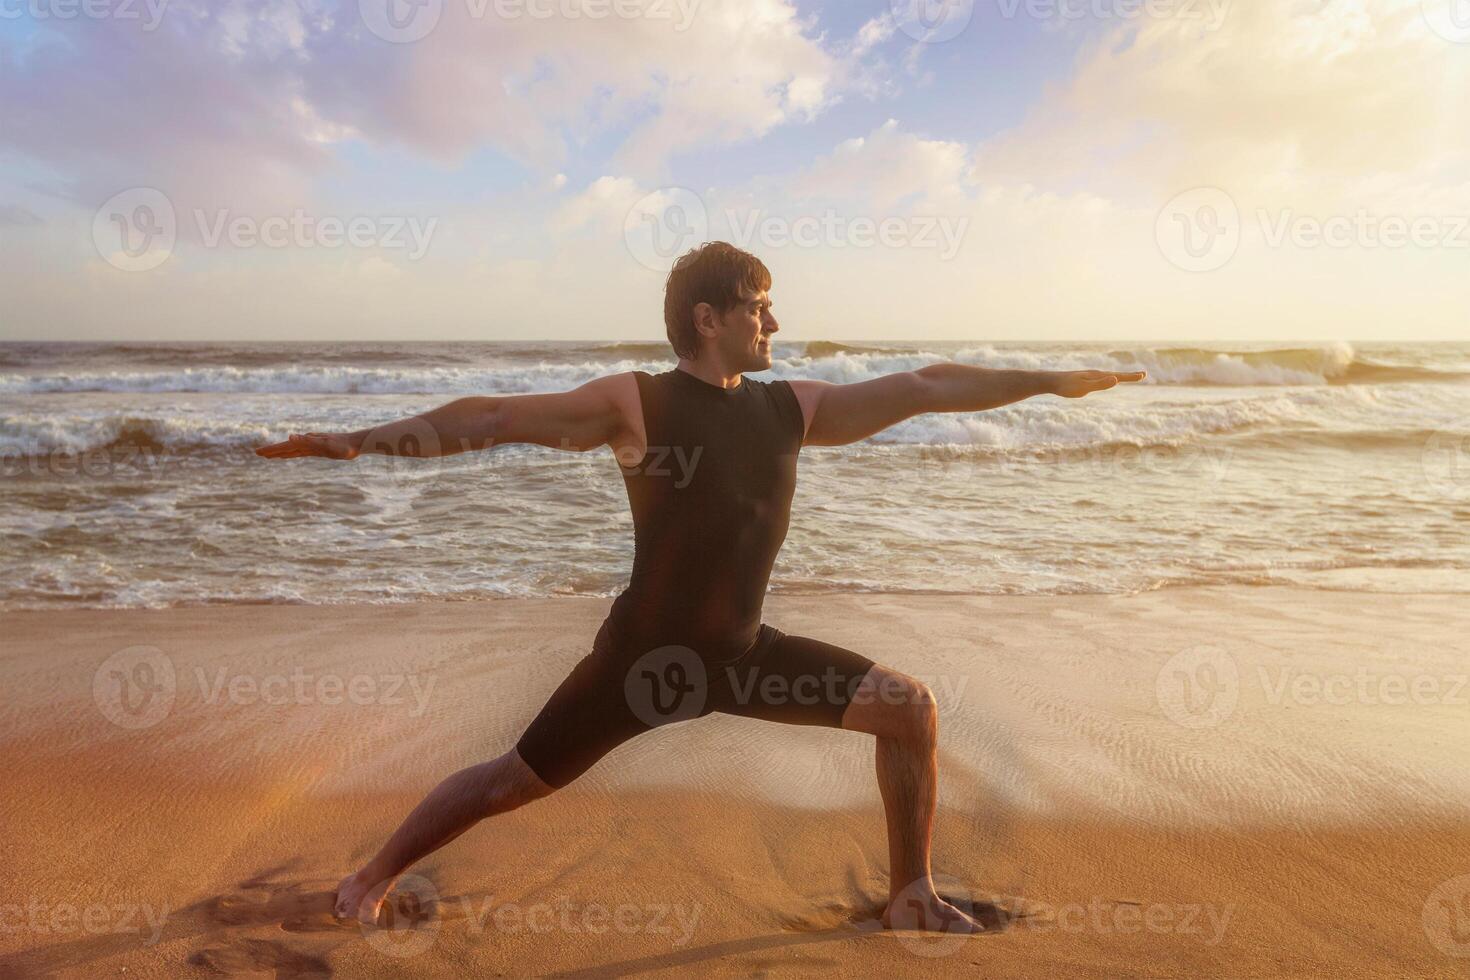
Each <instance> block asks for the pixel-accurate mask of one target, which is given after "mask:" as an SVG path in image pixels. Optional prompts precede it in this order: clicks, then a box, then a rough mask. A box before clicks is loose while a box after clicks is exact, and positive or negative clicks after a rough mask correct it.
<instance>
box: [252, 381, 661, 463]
mask: <svg viewBox="0 0 1470 980" xmlns="http://www.w3.org/2000/svg"><path fill="white" fill-rule="evenodd" d="M630 391H631V395H632V397H633V398H635V399H636V397H637V388H636V386H635V385H634V382H633V379H632V377H631V375H611V376H609V377H606V378H598V379H596V380H594V381H589V382H587V383H586V384H584V385H582V386H581V387H580V388H575V389H573V390H571V391H561V392H556V393H554V394H546V395H503V396H493V395H492V396H478V397H471V398H460V399H456V400H455V401H452V402H449V403H448V404H447V405H441V406H439V407H438V408H436V409H433V410H432V411H428V412H424V413H423V414H422V415H414V416H411V417H409V418H406V419H400V420H398V421H396V422H388V423H386V424H384V425H380V426H376V427H374V428H371V429H359V430H358V431H356V432H306V433H293V434H292V435H291V436H290V437H289V438H288V439H287V440H286V441H285V442H277V443H273V444H272V445H269V446H262V447H260V448H259V449H257V450H255V452H256V454H257V455H260V456H264V457H266V458H267V459H294V458H297V457H300V456H323V457H327V458H329V459H356V458H357V457H358V456H360V455H362V454H363V453H381V454H383V455H388V456H420V457H429V456H451V455H453V454H455V453H462V452H468V451H470V450H477V449H488V448H490V447H491V446H500V445H505V444H507V443H531V444H534V445H538V446H550V447H553V448H556V449H567V450H575V451H578V452H580V451H585V450H588V449H595V448H597V447H598V446H603V445H606V444H608V443H609V442H610V441H611V440H612V439H613V438H614V436H615V435H616V434H617V433H618V432H619V431H620V429H622V428H623V426H624V419H625V418H626V417H627V416H628V413H627V411H626V408H627V399H628V396H629V394H630Z"/></svg>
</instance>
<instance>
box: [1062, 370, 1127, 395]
mask: <svg viewBox="0 0 1470 980" xmlns="http://www.w3.org/2000/svg"><path fill="white" fill-rule="evenodd" d="M1147 376H1148V372H1146V371H1057V372H1056V374H1055V375H1054V377H1055V379H1056V380H1055V383H1054V384H1053V385H1052V389H1051V391H1052V394H1054V395H1061V396H1062V397H1063V398H1081V397H1082V396H1083V395H1090V394H1092V393H1093V392H1094V391H1106V390H1107V389H1109V388H1111V387H1113V386H1114V385H1116V384H1119V383H1126V382H1132V381H1142V380H1143V379H1144V378H1145V377H1147Z"/></svg>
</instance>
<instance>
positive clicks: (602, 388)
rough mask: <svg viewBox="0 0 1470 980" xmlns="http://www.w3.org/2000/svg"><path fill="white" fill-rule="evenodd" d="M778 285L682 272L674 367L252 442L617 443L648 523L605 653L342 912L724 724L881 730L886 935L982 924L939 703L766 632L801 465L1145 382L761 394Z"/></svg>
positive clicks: (724, 270)
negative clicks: (944, 796) (958, 823)
mask: <svg viewBox="0 0 1470 980" xmlns="http://www.w3.org/2000/svg"><path fill="white" fill-rule="evenodd" d="M770 287H771V276H770V273H769V272H768V271H767V270H766V267H765V266H764V265H763V264H762V263H761V261H760V260H759V259H757V258H756V257H755V256H753V255H750V254H748V253H746V252H743V251H741V250H739V249H737V248H734V247H733V246H731V245H728V244H725V243H724V242H713V243H710V244H707V245H704V246H703V247H701V248H698V249H695V250H694V251H691V252H689V253H688V254H686V255H684V256H683V257H681V258H680V259H679V261H678V262H677V263H676V264H675V265H674V268H673V270H672V272H671V273H670V274H669V279H668V285H667V289H666V292H665V297H664V323H665V326H666V328H667V331H668V337H669V342H670V343H671V344H672V345H673V348H674V351H675V353H676V354H677V355H678V357H679V360H678V364H677V366H676V367H675V368H674V369H673V370H671V371H666V372H664V373H662V374H658V375H649V374H646V373H644V372H639V371H635V372H629V373H624V374H618V375H612V376H609V377H604V378H598V379H596V380H594V381H590V382H588V383H587V384H585V385H582V386H581V387H580V388H577V389H576V390H574V391H567V392H560V393H557V394H546V395H516V396H509V397H477V398H461V399H459V400H458V401H454V402H451V403H449V404H447V405H444V406H442V407H440V408H436V409H434V410H433V411H431V412H427V413H425V414H424V415H422V416H415V417H414V418H411V419H405V420H403V421H401V422H395V423H391V424H388V425H385V426H382V427H380V428H377V429H372V430H363V431H360V432H352V433H321V432H310V433H306V434H305V435H292V436H291V437H290V438H289V439H288V440H287V441H286V442H281V443H276V444H275V445H271V446H266V447H264V448H261V449H259V450H257V452H258V453H259V454H260V455H262V456H265V457H267V458H271V459H292V458H296V457H301V456H323V457H327V458H331V459H353V458H355V457H356V456H358V455H359V454H360V453H363V452H383V453H389V454H400V455H409V456H438V455H446V454H450V453H456V452H462V451H464V450H467V449H483V448H488V447H490V446H492V445H504V444H506V443H533V444H536V445H541V446H549V447H555V448H561V449H570V450H573V451H577V452H585V451H588V450H592V449H597V448H599V447H602V446H608V447H610V448H611V449H612V451H613V453H614V455H615V456H616V458H617V460H618V463H619V467H620V469H621V471H622V476H623V479H624V482H625V484H626V487H627V491H628V501H629V504H630V506H631V508H632V512H633V526H634V541H635V553H634V559H633V571H632V575H631V578H630V580H629V583H628V587H627V588H626V589H625V590H624V591H623V592H622V594H620V595H619V596H618V597H617V599H616V600H615V601H614V602H613V604H612V609H611V611H610V612H609V614H608V617H607V619H606V620H605V621H604V623H603V624H602V628H601V630H600V631H599V632H598V634H597V638H596V640H595V642H594V644H593V648H592V652H591V653H590V654H588V655H587V657H585V658H584V659H583V660H582V661H581V663H579V664H578V665H577V666H576V668H575V669H573V671H572V673H571V674H570V675H569V676H568V677H567V678H566V679H565V680H564V681H563V682H562V683H561V686H560V687H558V688H557V690H556V691H555V692H554V693H553V694H552V696H551V699H550V700H549V701H548V702H547V704H546V706H545V707H544V708H542V710H541V713H540V714H539V715H537V717H536V718H535V719H534V720H533V721H532V722H531V724H530V725H529V727H527V729H526V731H525V733H524V734H523V735H522V736H521V738H520V741H519V742H517V744H516V746H515V748H513V749H511V751H509V752H507V753H505V754H504V755H502V756H501V757H500V758H498V759H494V760H492V761H490V762H485V763H482V764H480V765H477V766H472V767H470V768H468V769H464V770H462V771H460V772H457V773H455V774H454V775H452V776H450V777H449V778H448V779H446V780H444V781H443V782H442V783H440V784H439V786H437V787H436V788H435V789H434V790H433V791H432V792H430V793H429V795H428V797H426V798H425V799H424V801H423V802H422V803H420V804H419V806H418V807H417V808H416V809H415V810H414V811H413V812H412V813H410V814H409V815H408V817H407V819H406V820H405V821H404V822H403V825H402V826H400V827H399V828H398V830H397V831H396V832H395V833H394V834H393V836H392V837H391V838H390V839H389V840H388V842H387V843H386V844H385V845H384V846H383V848H382V850H380V851H379V852H378V854H377V856H376V857H374V858H373V859H372V860H371V861H370V862H368V864H367V865H366V866H365V867H363V868H362V869H361V870H360V871H358V872H357V873H356V874H352V875H349V876H348V877H347V878H345V879H344V880H343V881H342V883H341V885H339V886H338V891H337V904H336V907H337V913H338V915H341V916H350V915H356V916H358V917H359V918H360V919H362V920H363V921H365V922H374V921H376V919H377V914H378V910H379V908H380V906H381V904H382V902H383V899H384V896H385V895H386V894H387V892H388V890H389V889H390V888H391V887H392V885H393V882H394V881H395V880H396V879H397V878H398V876H399V875H401V874H402V873H403V872H404V871H405V870H406V869H407V868H409V867H410V866H411V865H413V864H414V863H415V862H416V861H418V860H419V859H421V858H423V857H424V856H425V855H426V854H428V853H430V852H431V851H434V850H436V849H437V848H440V847H443V846H444V845H445V844H447V843H449V842H450V841H451V840H454V839H455V838H456V837H458V836H459V835H460V834H462V833H464V832H465V831H466V830H468V829H469V828H470V827H471V826H473V825H474V824H475V823H477V822H479V821H480V820H482V819H484V818H486V817H489V816H492V815H494V814H497V813H504V812H506V811H507V810H511V809H514V808H516V807H519V806H522V805H524V804H526V803H530V802H532V801H533V800H538V799H540V798H542V797H544V796H547V795H549V794H550V793H552V792H554V791H555V790H557V789H559V788H561V787H563V786H566V785H567V784H568V783H570V782H572V781H573V780H574V779H576V778H577V777H578V776H580V775H581V774H582V773H584V772H586V771H587V769H589V768H590V767H591V766H592V765H593V764H594V763H596V762H597V761H598V760H599V759H600V758H602V756H604V755H605V754H607V753H608V752H609V751H611V750H612V749H613V748H615V747H616V746H617V745H619V744H620V743H622V742H624V741H627V740H628V739H630V738H633V737H635V736H637V735H639V734H641V733H643V732H646V731H648V730H650V729H652V728H655V727H658V726H659V725H662V724H666V723H668V722H671V721H682V720H686V719H688V718H691V717H698V716H702V715H706V714H710V713H711V712H715V711H719V712H723V713H727V714H736V715H744V716H747V717H753V718H762V719H766V720H770V721H780V722H786V723H790V724H798V725H825V726H829V727H834V728H836V727H840V728H845V729H848V730H849V731H855V732H863V733H865V734H868V735H872V736H874V737H875V738H876V740H877V768H878V787H879V790H880V793H881V795H882V798H883V805H884V810H885V814H886V818H887V827H888V854H889V874H890V883H889V902H888V906H887V908H886V909H885V911H884V913H883V924H884V925H885V926H887V927H889V928H898V929H937V930H944V931H948V932H976V931H980V929H981V928H982V927H981V926H980V924H979V923H977V922H976V921H974V920H973V919H972V918H971V917H970V916H969V915H968V914H967V913H966V912H964V911H962V910H960V909H958V908H956V907H954V906H953V905H952V904H950V903H949V902H947V901H945V899H943V898H942V897H940V896H939V895H938V894H937V892H936V891H935V888H934V885H933V881H932V877H931V871H930V867H929V848H930V832H931V828H932V825H933V820H934V811H935V805H936V784H937V781H938V772H937V765H936V758H937V753H936V749H937V737H938V728H937V717H938V715H937V711H936V708H935V704H934V698H933V695H932V694H931V692H930V691H929V689H928V688H927V687H926V686H925V685H923V684H922V683H920V682H918V681H916V680H914V679H913V678H911V677H908V676H906V675H904V674H901V673H899V672H898V671H895V670H892V669H890V668H887V667H884V666H881V665H879V664H875V663H874V662H873V661H871V660H869V659H868V658H867V657H864V656H861V655H859V654H857V653H854V652H853V651H850V650H845V649H843V648H841V647H837V646H833V645H832V644H829V643H823V642H821V641H819V640H814V639H808V638H806V637H798V636H787V635H786V634H784V633H782V632H781V631H780V630H777V629H774V628H773V627H771V626H768V625H766V624H764V623H762V622H761V603H762V600H763V598H764V596H765V591H766V586H767V583H768V581H769V579H770V574H771V567H772V565H773V564H774V562H775V560H776V553H777V552H778V551H779V550H780V547H781V543H782V542H783V540H784V539H785V536H786V529H787V523H788V519H789V517H790V508H791V498H792V492H793V490H794V488H795V484H796V459H797V454H798V452H799V450H800V449H801V447H802V446H803V445H818V446H836V445H843V444H845V443H851V442H857V441H858V440H860V439H865V438H867V437H868V436H871V435H873V434H874V433H875V432H879V431H881V430H882V429H885V428H887V427H889V426H891V425H894V424H896V423H898V422H901V421H903V420H904V419H907V418H910V417H912V416H914V415H918V414H920V413H923V412H975V411H980V410H982V409H988V408H995V407H997V406H1000V405H1006V404H1010V403H1011V402H1016V401H1020V400H1021V399H1024V398H1029V397H1031V396H1033V395H1041V394H1053V395H1062V396H1065V397H1068V398H1080V397H1082V396H1083V395H1086V394H1089V393H1091V392H1094V391H1101V390H1103V389H1105V388H1111V387H1113V386H1114V385H1116V384H1118V383H1119V382H1120V381H1139V380H1141V379H1142V378H1143V374H1142V372H1139V373H1116V372H1106V371H1066V372H1049V371H1003V370H988V369H985V368H979V367H971V366H967V365H961V364H949V363H942V364H932V365H929V366H927V367H924V368H920V369H919V370H917V371H909V372H903V373H900V374H892V375H888V376H886V377H882V378H876V379H874V380H871V381H865V382H862V383H859V384H850V385H836V384H829V383H827V382H822V381H791V382H787V381H770V382H763V381H755V380H752V379H750V378H745V377H743V375H744V373H745V372H747V371H764V370H766V369H768V368H770V366H771V336H772V334H774V333H775V332H776V331H777V330H778V329H779V326H778V324H777V322H776V318H775V316H774V315H773V314H772V313H771V300H770V296H769V290H770ZM426 434H427V437H426ZM674 460H677V461H678V465H674V463H673V462H672V461H674Z"/></svg>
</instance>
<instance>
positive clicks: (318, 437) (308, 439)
mask: <svg viewBox="0 0 1470 980" xmlns="http://www.w3.org/2000/svg"><path fill="white" fill-rule="evenodd" d="M357 454H358V448H357V446H356V445H355V444H354V440H353V439H352V438H351V437H350V436H349V435H347V434H346V433H343V432H308V433H306V434H305V435H301V434H300V433H293V434H292V435H291V436H290V437H289V438H287V439H286V441H285V442H276V443H272V444H271V445H269V446H261V447H260V448H259V449H257V450H255V455H257V456H264V457H265V458H266V459H297V458H299V457H301V456H322V457H324V458H326V459H356V458H357Z"/></svg>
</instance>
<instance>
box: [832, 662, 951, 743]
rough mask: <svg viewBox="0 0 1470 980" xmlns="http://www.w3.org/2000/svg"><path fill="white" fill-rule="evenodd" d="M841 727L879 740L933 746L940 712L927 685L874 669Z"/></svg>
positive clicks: (893, 672)
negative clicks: (895, 740) (891, 739)
mask: <svg viewBox="0 0 1470 980" xmlns="http://www.w3.org/2000/svg"><path fill="white" fill-rule="evenodd" d="M842 727H843V728H848V729H851V730H853V731H860V732H867V733H869V734H871V735H877V736H879V737H882V738H896V739H900V740H902V741H905V742H920V743H924V742H928V743H933V742H935V741H936V740H937V739H938V732H939V708H938V706H937V705H936V704H935V701H934V692H933V691H931V690H930V689H929V686H928V685H927V684H925V683H923V682H922V681H920V680H917V679H916V678H913V677H910V676H908V675H907V674H901V673H899V672H898V671H896V670H890V669H889V668H887V667H881V666H875V667H873V669H872V670H870V671H868V673H867V675H866V676H864V677H863V680H862V683H860V684H859V685H858V687H857V690H856V691H855V692H854V694H853V697H852V702H851V703H850V704H849V705H848V707H847V711H846V713H845V714H844V715H843V717H842Z"/></svg>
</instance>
